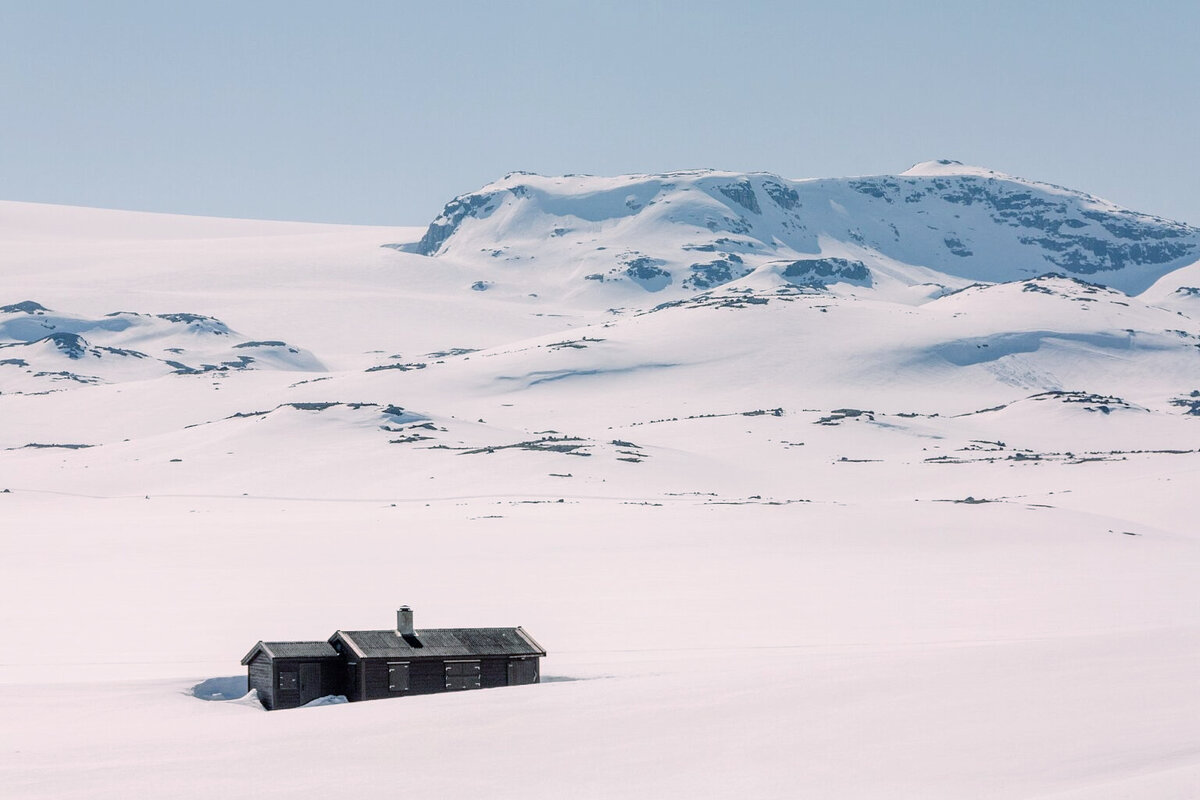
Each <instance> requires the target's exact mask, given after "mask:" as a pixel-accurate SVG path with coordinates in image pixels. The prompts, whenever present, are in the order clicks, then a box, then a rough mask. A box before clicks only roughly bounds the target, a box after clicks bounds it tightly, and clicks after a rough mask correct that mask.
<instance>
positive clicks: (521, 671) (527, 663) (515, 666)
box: [508, 658, 538, 686]
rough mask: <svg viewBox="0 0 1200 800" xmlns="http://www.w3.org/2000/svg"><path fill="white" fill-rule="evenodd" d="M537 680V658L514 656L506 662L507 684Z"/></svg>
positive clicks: (534, 681)
mask: <svg viewBox="0 0 1200 800" xmlns="http://www.w3.org/2000/svg"><path fill="white" fill-rule="evenodd" d="M537 682H538V660H537V659H536V658H514V659H511V660H510V661H509V662H508V685H509V686H520V685H521V684H525V683H537Z"/></svg>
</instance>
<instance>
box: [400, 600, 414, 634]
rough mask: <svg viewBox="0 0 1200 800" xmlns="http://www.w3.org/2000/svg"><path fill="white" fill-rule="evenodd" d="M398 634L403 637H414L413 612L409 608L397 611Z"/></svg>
mask: <svg viewBox="0 0 1200 800" xmlns="http://www.w3.org/2000/svg"><path fill="white" fill-rule="evenodd" d="M396 633H398V634H400V635H401V636H404V635H405V634H407V635H409V636H412V635H413V610H412V609H411V608H409V607H408V606H400V607H399V608H398V609H396Z"/></svg>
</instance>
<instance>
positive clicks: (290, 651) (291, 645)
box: [242, 642, 338, 664]
mask: <svg viewBox="0 0 1200 800" xmlns="http://www.w3.org/2000/svg"><path fill="white" fill-rule="evenodd" d="M260 650H261V651H263V652H265V653H266V654H267V655H268V656H270V657H271V658H337V655H338V652H337V650H334V649H333V645H331V644H330V643H329V642H259V643H258V644H256V645H254V647H252V648H250V652H249V653H246V657H245V658H243V659H242V663H243V664H249V663H250V660H251V659H252V658H254V656H255V654H256V653H258V652H259V651H260Z"/></svg>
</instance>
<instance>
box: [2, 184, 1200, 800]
mask: <svg viewBox="0 0 1200 800" xmlns="http://www.w3.org/2000/svg"><path fill="white" fill-rule="evenodd" d="M1197 236H1198V232H1197V231H1196V229H1194V228H1191V227H1188V226H1186V225H1183V224H1180V223H1173V222H1168V221H1165V220H1161V219H1157V218H1154V217H1149V216H1145V215H1140V214H1136V213H1134V212H1130V211H1124V210H1122V209H1118V208H1116V207H1114V206H1112V205H1110V204H1107V203H1104V202H1103V201H1100V200H1096V199H1095V198H1091V197H1088V196H1087V195H1083V194H1079V193H1077V192H1071V191H1068V190H1065V189H1060V188H1057V187H1051V186H1047V185H1044V184H1037V183H1032V182H1029V181H1022V180H1017V179H1013V178H1008V177H1005V176H1002V175H998V174H996V173H992V172H989V171H986V170H979V169H974V168H968V167H963V166H962V165H958V164H954V163H941V162H935V163H930V164H926V165H920V166H919V167H917V168H914V169H913V170H909V171H908V172H907V173H905V174H903V175H897V176H887V177H876V178H861V179H847V180H819V181H790V180H784V179H781V178H777V177H772V176H769V175H764V174H754V175H740V174H732V173H715V172H694V173H676V174H671V175H660V176H635V177H624V178H590V177H564V178H541V177H537V176H530V175H524V174H514V175H510V176H508V177H507V178H505V179H504V180H502V181H500V182H498V183H496V184H493V185H491V186H489V187H487V188H485V189H484V190H481V191H480V192H477V193H473V194H470V195H465V196H463V197H461V198H458V199H456V200H455V201H453V202H451V203H450V204H449V205H448V206H447V208H446V212H445V213H444V214H443V215H442V216H441V217H439V219H438V220H437V221H435V223H434V224H433V225H432V226H430V227H429V228H428V229H420V228H407V229H401V228H367V227H352V226H327V225H306V224H294V223H267V222H251V221H237V220H216V219H189V218H184V217H170V216H165V215H154V214H134V213H125V212H113V211H99V210H95V209H70V208H57V207H53V206H38V205H34V204H23V203H3V202H0V292H3V296H0V564H3V565H4V568H5V570H6V571H5V572H4V575H3V580H0V629H3V630H4V632H5V636H4V641H5V643H6V644H5V646H4V647H3V648H0V713H3V714H4V716H5V717H6V718H8V719H13V720H19V722H18V723H14V724H12V725H7V726H0V753H6V754H10V755H12V756H13V758H12V759H10V760H8V761H5V760H4V757H3V756H0V777H2V778H3V780H4V786H5V787H7V788H9V790H10V792H12V793H13V794H14V796H20V797H29V798H56V799H57V798H62V797H80V796H87V797H92V798H104V797H110V798H126V797H142V796H151V797H152V796H163V795H171V796H181V797H188V798H201V797H204V798H207V797H216V796H220V797H229V798H240V797H251V796H253V797H285V796H295V795H296V794H302V795H305V796H308V795H314V794H317V793H319V792H329V791H347V790H351V791H353V790H363V791H376V792H377V791H378V788H379V787H380V786H387V785H393V784H394V785H397V786H400V785H404V786H410V785H411V783H412V772H411V765H412V764H414V763H419V764H421V765H422V769H421V776H420V783H421V789H422V790H423V791H429V792H434V793H437V794H439V795H440V796H446V797H458V796H470V795H475V794H479V793H480V792H481V791H486V793H487V794H489V795H490V796H496V797H514V798H517V797H520V798H522V800H529V798H532V797H565V796H590V797H642V796H647V795H649V794H653V795H654V796H659V797H678V798H684V797H688V798H690V797H699V796H722V797H724V796H743V795H747V794H750V795H753V796H755V797H779V798H791V797H796V796H799V795H804V796H814V797H818V796H821V797H823V796H836V797H861V798H876V797H898V796H905V797H908V796H911V797H921V798H955V799H957V798H961V797H984V798H992V799H993V800H1027V798H1032V797H1048V796H1056V797H1063V798H1067V797H1070V798H1072V799H1073V800H1102V799H1103V798H1110V797H1117V796H1136V797H1147V798H1158V797H1163V798H1166V797H1190V796H1191V795H1192V794H1194V791H1193V790H1194V786H1195V785H1196V778H1197V776H1200V759H1197V757H1196V753H1195V747H1194V742H1195V741H1197V740H1200V722H1198V720H1200V693H1197V692H1196V690H1195V664H1196V659H1197V658H1200V636H1198V635H1197V631H1200V583H1198V582H1197V581H1196V579H1195V576H1196V573H1197V570H1198V569H1200V537H1198V536H1197V534H1196V531H1195V524H1194V521H1195V518H1196V513H1197V511H1198V509H1197V503H1196V496H1197V495H1196V491H1195V488H1196V479H1197V474H1200V289H1197V288H1196V287H1200V271H1198V270H1200V255H1198V252H1197V244H1198V241H1200V240H1198V238H1197ZM401 602H407V603H411V604H412V605H414V606H415V607H416V608H417V613H418V615H419V617H418V619H419V620H420V621H419V622H418V628H420V627H422V626H423V625H428V626H431V627H432V626H435V625H441V626H446V627H453V626H458V625H489V624H496V625H508V624H512V623H513V622H514V621H515V622H518V623H520V624H522V625H525V626H527V627H528V629H529V630H531V631H533V632H536V634H537V636H538V639H539V641H540V642H542V643H543V644H544V645H545V646H546V648H547V649H548V651H549V653H550V655H549V657H548V658H547V660H546V662H545V667H544V674H545V680H546V682H545V683H544V684H543V685H540V686H527V687H510V688H507V689H503V690H496V691H494V692H492V691H488V692H461V693H455V694H442V695H430V696H426V697H413V698H406V699H404V700H398V701H390V702H379V703H362V704H349V705H336V706H328V707H325V708H321V709H314V710H307V709H306V710H297V711H295V712H291V711H287V712H273V713H272V714H266V713H265V712H263V713H259V712H258V711H257V707H256V706H254V704H253V703H252V702H245V703H239V702H232V703H205V702H202V701H201V700H200V699H198V697H200V696H203V697H205V698H207V699H212V698H213V696H214V693H213V692H211V691H207V690H204V689H203V687H212V686H221V687H224V688H223V689H222V691H223V692H225V691H228V692H231V693H233V694H236V693H237V691H236V687H238V686H244V683H239V680H240V679H239V678H238V675H244V673H242V672H241V668H240V666H239V665H238V663H237V662H238V659H239V658H240V656H241V655H242V654H243V653H244V652H245V651H246V650H247V649H248V648H249V647H250V646H251V645H252V644H253V643H254V642H255V641H256V640H258V639H260V638H264V637H278V638H281V639H284V638H295V639H311V638H313V637H316V636H322V635H327V634H328V632H329V631H331V630H334V629H337V628H346V627H355V626H359V627H362V628H369V627H378V624H379V623H378V622H377V621H378V620H380V619H381V617H382V618H383V619H387V618H388V615H389V612H390V609H391V608H392V606H393V605H395V604H397V603H401ZM222 696H229V695H224V694H223V695H222ZM335 740H336V741H337V742H339V746H338V747H336V748H333V747H330V746H329V742H330V741H335ZM497 741H503V742H504V743H505V746H504V747H497V746H496V744H495V742H497ZM397 754H402V757H399V756H398V755H397ZM864 765H868V766H866V767H864ZM280 776H287V779H286V780H282V779H280Z"/></svg>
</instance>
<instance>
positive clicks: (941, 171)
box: [900, 158, 1014, 180]
mask: <svg viewBox="0 0 1200 800" xmlns="http://www.w3.org/2000/svg"><path fill="white" fill-rule="evenodd" d="M900 174H901V175H903V176H905V177H911V178H933V177H938V176H943V175H945V176H950V175H974V176H977V177H981V178H1000V179H1003V180H1014V179H1013V177H1012V176H1011V175H1006V174H1004V173H1003V172H997V171H996V170H994V169H988V168H987V167H975V166H971V165H970V164H964V163H963V162H961V161H955V160H954V159H950V158H939V159H936V160H934V161H922V162H920V163H918V164H913V165H912V166H911V167H909V168H908V169H906V170H904V172H901V173H900Z"/></svg>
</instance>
